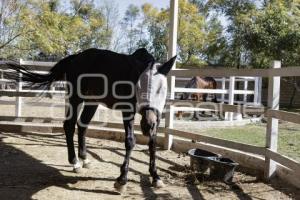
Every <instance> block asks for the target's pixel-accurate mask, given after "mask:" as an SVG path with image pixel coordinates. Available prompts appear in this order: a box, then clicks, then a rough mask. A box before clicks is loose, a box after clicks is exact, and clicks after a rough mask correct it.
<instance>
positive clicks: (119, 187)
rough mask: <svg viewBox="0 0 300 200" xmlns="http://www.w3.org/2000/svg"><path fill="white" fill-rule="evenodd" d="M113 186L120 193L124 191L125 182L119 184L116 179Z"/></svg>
mask: <svg viewBox="0 0 300 200" xmlns="http://www.w3.org/2000/svg"><path fill="white" fill-rule="evenodd" d="M114 188H115V189H116V190H117V192H119V193H120V194H123V193H124V192H125V191H126V184H125V185H121V184H120V183H119V182H118V181H116V182H115V184H114Z"/></svg>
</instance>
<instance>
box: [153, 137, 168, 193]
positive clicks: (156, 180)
mask: <svg viewBox="0 0 300 200" xmlns="http://www.w3.org/2000/svg"><path fill="white" fill-rule="evenodd" d="M149 153H150V163H149V172H150V175H151V176H152V185H153V186H154V187H156V188H162V187H164V186H165V185H164V183H163V181H162V180H161V179H160V177H159V175H158V174H157V169H156V134H154V135H152V136H150V139H149Z"/></svg>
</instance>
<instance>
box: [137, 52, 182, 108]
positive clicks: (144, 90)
mask: <svg viewBox="0 0 300 200" xmlns="http://www.w3.org/2000/svg"><path fill="white" fill-rule="evenodd" d="M175 60H176V56H175V57H173V58H171V59H170V60H169V61H168V62H166V63H164V64H163V65H160V64H153V65H152V66H151V65H149V67H148V68H147V69H146V70H145V71H144V72H143V73H142V74H141V75H140V77H139V80H138V82H137V84H136V99H137V111H138V112H140V111H141V110H142V109H143V108H150V109H155V110H157V111H158V112H159V113H160V114H161V113H162V111H163V109H164V106H165V103H166V98H167V87H168V84H167V74H168V73H169V71H170V70H171V68H172V66H173V65H174V62H175Z"/></svg>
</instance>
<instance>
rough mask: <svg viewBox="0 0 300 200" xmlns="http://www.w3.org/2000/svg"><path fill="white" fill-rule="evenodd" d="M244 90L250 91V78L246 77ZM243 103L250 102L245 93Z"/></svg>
mask: <svg viewBox="0 0 300 200" xmlns="http://www.w3.org/2000/svg"><path fill="white" fill-rule="evenodd" d="M244 90H245V91H248V79H244ZM243 103H244V104H247V103H248V95H247V94H244V96H243Z"/></svg>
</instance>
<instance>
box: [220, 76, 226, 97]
mask: <svg viewBox="0 0 300 200" xmlns="http://www.w3.org/2000/svg"><path fill="white" fill-rule="evenodd" d="M225 89H226V77H223V78H222V90H225ZM221 102H222V103H224V102H225V94H224V93H222V94H221Z"/></svg>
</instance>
